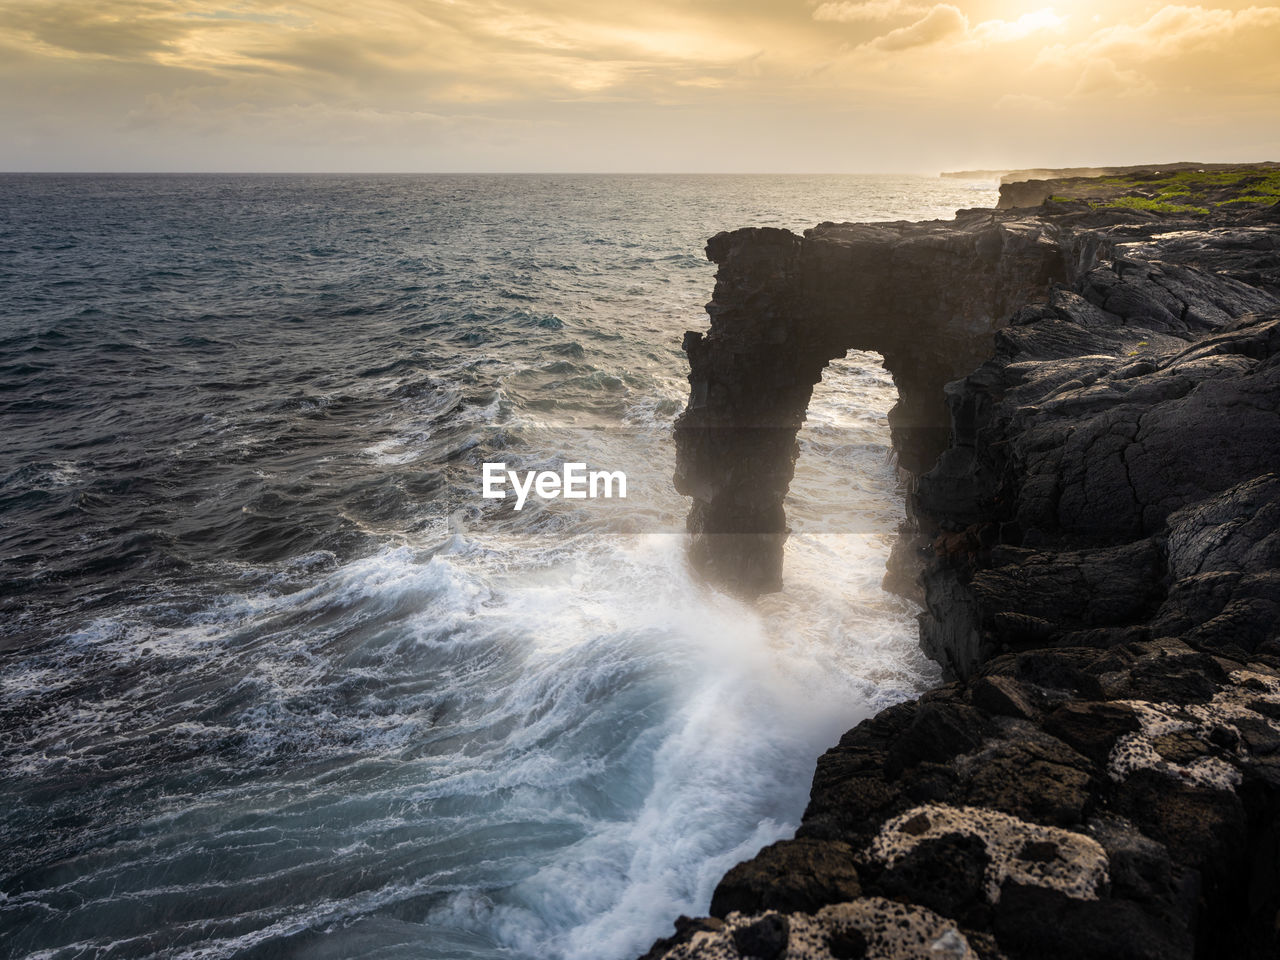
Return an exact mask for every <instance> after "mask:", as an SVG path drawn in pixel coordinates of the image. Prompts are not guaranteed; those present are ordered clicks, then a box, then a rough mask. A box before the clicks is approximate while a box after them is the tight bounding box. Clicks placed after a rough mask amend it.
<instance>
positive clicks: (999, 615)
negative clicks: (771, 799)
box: [650, 209, 1280, 960]
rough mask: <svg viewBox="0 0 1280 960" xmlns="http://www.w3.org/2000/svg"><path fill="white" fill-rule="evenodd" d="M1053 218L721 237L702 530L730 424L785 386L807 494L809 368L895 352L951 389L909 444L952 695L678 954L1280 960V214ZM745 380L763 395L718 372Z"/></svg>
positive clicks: (683, 940)
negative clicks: (802, 449) (938, 430)
mask: <svg viewBox="0 0 1280 960" xmlns="http://www.w3.org/2000/svg"><path fill="white" fill-rule="evenodd" d="M1059 213H1061V215H1060V216H1059V215H1056V214H1055V213H1052V212H1050V211H1049V210H1047V209H1044V210H1041V211H1037V212H1035V213H1034V215H1027V214H1026V212H1021V213H1019V214H1012V213H1011V214H998V215H996V214H992V213H991V212H990V211H986V212H983V213H982V214H981V215H980V216H979V215H978V214H974V213H969V214H964V215H962V216H961V217H960V218H959V219H958V220H957V221H956V222H955V223H954V224H951V225H936V224H935V225H900V224H895V225H875V226H864V227H847V226H846V227H832V226H829V225H824V226H823V227H820V228H818V229H817V230H815V231H809V233H808V234H807V235H806V237H805V238H804V239H803V240H802V239H801V238H796V237H793V236H791V235H789V234H788V235H785V236H781V234H782V232H781V231H775V232H773V233H772V235H768V236H760V235H759V234H757V233H751V232H742V231H740V232H739V233H737V234H730V235H721V236H720V237H718V238H716V239H715V240H713V241H712V254H713V259H717V262H719V263H721V273H720V277H719V283H718V285H717V292H716V300H715V301H713V304H712V329H711V332H710V333H709V334H707V335H705V336H702V337H700V338H699V339H697V340H696V341H695V342H694V343H692V344H691V346H692V349H691V350H690V359H691V366H692V368H693V373H692V374H691V378H690V379H691V382H692V385H693V395H694V397H697V396H698V395H699V391H700V390H702V391H704V392H703V393H702V397H703V403H702V404H701V405H697V404H693V403H691V405H690V409H689V412H687V413H686V414H685V416H684V417H683V418H682V421H681V427H680V430H682V431H683V433H679V432H678V434H677V439H678V443H679V445H680V456H681V469H682V471H683V475H682V476H683V480H682V482H683V483H684V484H685V486H684V489H685V490H686V492H690V493H692V494H693V495H694V496H695V497H696V498H697V497H703V498H705V499H700V500H699V502H700V503H702V504H704V506H702V507H701V508H699V507H695V510H698V509H701V510H702V511H703V512H704V513H703V516H704V517H709V516H712V515H714V512H715V511H716V510H719V509H722V507H721V499H720V498H721V497H722V496H725V495H726V494H727V495H729V496H730V500H731V501H732V502H733V503H734V504H735V509H736V508H739V507H741V506H742V505H743V504H744V503H750V499H749V497H748V498H742V497H739V496H738V495H737V494H736V493H734V490H735V487H734V484H735V483H743V484H745V485H747V486H750V484H749V483H747V482H746V481H745V480H743V479H741V478H742V477H743V476H744V473H743V471H745V470H747V469H748V467H749V465H750V462H751V461H750V459H749V457H750V456H751V455H753V454H752V453H751V452H750V451H748V450H746V449H745V447H743V446H741V444H743V443H745V441H742V440H734V439H732V438H731V434H732V433H733V428H734V427H735V424H736V425H742V423H741V422H754V421H752V419H751V418H752V417H755V416H756V415H757V414H758V413H759V412H760V411H773V412H772V413H769V414H768V415H770V416H773V415H774V414H776V412H777V410H778V409H780V407H778V406H775V405H773V404H772V403H771V401H770V400H769V398H768V396H767V391H766V390H764V389H761V386H762V385H763V384H766V383H771V382H780V383H785V384H789V385H790V386H788V387H787V390H789V391H790V392H789V393H786V391H784V393H785V402H783V403H782V404H781V406H782V407H785V408H786V410H787V413H786V416H787V417H789V418H791V419H790V420H786V421H785V422H783V421H782V420H781V419H778V420H774V421H771V422H770V423H769V424H768V425H769V427H770V428H771V429H772V430H774V431H775V439H773V440H771V441H769V442H768V443H765V442H763V441H761V442H760V446H759V447H757V448H755V453H756V454H759V455H761V456H766V457H773V458H774V459H773V460H772V461H770V462H771V463H772V466H771V467H770V468H769V469H771V470H772V471H773V472H772V473H771V474H769V475H770V476H771V477H772V481H771V482H772V483H774V484H775V485H779V486H780V487H781V489H782V492H783V493H784V494H785V485H786V482H787V481H789V479H790V473H789V471H790V469H791V466H792V465H793V464H794V456H795V453H794V447H793V446H790V447H789V446H788V444H792V445H793V444H794V430H792V429H791V422H792V420H794V421H795V426H798V425H799V421H800V419H802V418H803V408H804V404H805V403H807V399H808V391H809V390H810V389H811V387H812V383H813V380H810V379H807V378H810V377H813V378H814V379H816V378H817V375H818V374H820V371H821V366H822V364H823V363H825V362H826V359H824V356H825V358H827V359H829V358H830V356H834V355H837V353H838V351H839V350H842V349H844V348H845V347H849V346H858V347H861V348H869V349H876V350H879V351H880V352H881V353H882V354H883V355H884V356H885V358H886V365H888V366H889V368H890V369H891V370H892V371H893V372H894V374H895V379H897V381H898V384H899V388H900V391H901V392H902V395H903V404H904V405H905V406H906V408H907V409H909V410H927V409H928V408H929V398H928V397H926V396H924V394H925V393H927V391H928V390H929V389H936V391H937V394H938V395H939V396H941V397H943V398H944V399H945V410H946V412H947V421H948V436H947V439H946V442H945V443H942V444H940V445H938V446H937V449H936V450H935V452H934V454H933V458H932V459H931V458H930V456H929V453H928V450H929V449H930V444H937V437H936V435H931V434H928V433H927V432H924V433H920V432H916V433H913V432H911V431H898V432H895V443H897V444H898V445H899V450H900V451H902V453H903V460H904V463H910V464H913V465H914V466H915V468H916V469H915V470H914V471H913V472H915V473H916V477H917V479H916V482H915V483H914V484H913V487H914V489H913V490H912V492H911V493H910V495H909V497H910V499H909V512H910V516H911V518H912V523H913V524H914V527H913V533H914V536H907V537H904V538H903V543H902V548H901V549H900V550H899V552H898V555H897V558H896V561H895V562H896V563H897V564H898V573H897V576H898V579H899V582H901V581H903V580H905V579H906V577H907V576H908V575H909V574H911V575H914V576H915V579H916V587H917V589H918V591H919V594H918V595H919V596H920V597H921V598H922V599H923V604H924V612H923V614H922V615H921V641H922V645H923V646H924V648H925V650H926V651H927V652H928V653H929V654H930V656H932V657H934V658H935V659H937V660H939V661H940V662H941V663H942V664H943V666H944V668H945V669H946V672H947V674H948V675H949V677H950V681H949V682H948V683H947V684H945V685H944V686H941V687H939V688H937V689H935V690H933V691H931V692H929V693H928V694H926V695H924V696H923V697H921V698H920V699H918V700H916V701H914V702H908V703H903V704H899V705H897V706H895V707H891V708H889V709H888V710H885V711H883V712H882V713H880V714H879V715H877V716H876V717H873V718H871V719H869V720H867V721H865V722H863V723H861V724H859V725H858V726H857V727H855V728H854V729H853V730H850V731H849V732H848V733H846V734H845V735H844V737H843V738H842V739H841V741H840V742H839V744H837V745H836V746H834V747H833V748H831V749H830V750H829V751H828V752H827V753H826V754H825V755H824V756H823V757H822V758H821V759H820V760H819V762H818V766H817V770H816V772H815V775H814V780H813V786H812V791H811V797H810V803H809V806H808V809H807V810H806V812H805V815H804V818H803V822H802V824H801V826H800V828H799V830H798V831H797V834H796V837H795V839H793V840H784V841H781V842H779V843H776V844H773V845H772V846H770V847H768V848H766V849H765V850H764V851H762V852H761V853H760V854H759V855H758V856H757V857H756V858H754V859H753V860H750V861H748V862H747V863H745V864H741V865H739V866H738V867H735V868H734V869H733V870H732V871H730V873H729V874H728V875H727V876H726V877H725V879H724V880H723V881H722V883H721V885H720V888H719V889H718V890H717V891H716V894H715V898H714V899H713V902H712V910H711V912H712V913H713V914H714V916H713V917H711V918H709V919H706V920H701V921H689V920H687V919H686V920H683V921H682V925H678V930H677V933H676V935H675V936H674V937H673V938H671V939H669V940H665V941H661V942H659V943H658V944H656V945H655V947H654V949H653V951H651V953H650V956H651V957H653V958H657V957H670V958H710V957H726V958H740V957H751V956H766V955H767V956H777V957H790V958H800V957H805V958H808V957H814V958H827V957H846V956H848V957H886V958H887V957H895V958H896V957H911V956H922V957H923V956H928V957H982V958H997V957H1007V958H1010V960H1019V958H1027V960H1031V958H1058V957H1061V958H1068V957H1071V958H1075V957H1080V958H1096V957H1116V958H1153V960H1154V958H1178V957H1186V958H1190V957H1239V958H1263V957H1269V958H1273V957H1275V956H1277V955H1280V935H1278V926H1280V920H1278V919H1277V918H1278V917H1280V302H1278V301H1277V297H1276V294H1277V292H1278V291H1280V284H1278V283H1277V276H1278V274H1277V271H1278V270H1280V254H1278V253H1277V251H1278V250H1280V244H1278V243H1277V228H1276V227H1274V226H1270V225H1268V221H1266V220H1265V217H1264V216H1262V215H1259V214H1258V213H1241V214H1240V215H1239V216H1238V217H1237V218H1236V219H1234V220H1232V219H1229V218H1227V217H1226V216H1225V215H1224V216H1220V217H1215V218H1212V219H1211V220H1210V221H1208V222H1206V221H1205V220H1204V218H1200V220H1199V222H1198V223H1188V222H1184V221H1179V220H1178V218H1176V217H1168V216H1157V215H1154V214H1149V213H1147V212H1146V211H1092V212H1082V211H1074V212H1072V211H1067V212H1065V213H1064V212H1061V211H1059ZM1267 215H1268V216H1272V218H1273V220H1274V214H1273V213H1268V214H1267ZM993 231H994V232H993ZM1233 237H1234V238H1236V239H1235V240H1230V239H1229V238H1233ZM993 238H1000V242H999V243H997V242H996V239H993ZM1009 238H1013V239H1009ZM1260 238H1261V239H1260ZM1245 239H1247V240H1248V243H1247V244H1246V243H1244V240H1245ZM766 247H767V251H768V252H766ZM926 249H932V250H934V251H935V255H933V256H931V255H929V254H927V253H926V252H925V251H926ZM752 258H755V259H754V260H753V259H752ZM775 258H780V259H775ZM899 258H901V259H899ZM965 258H969V261H968V262H969V264H970V268H969V269H970V272H971V273H973V274H974V275H976V276H979V277H980V282H973V283H970V282H969V281H968V280H966V279H965V277H966V275H967V274H966V268H965V265H964V264H965ZM899 264H901V268H902V270H903V271H905V274H899V273H895V271H896V270H897V269H898V265H899ZM912 270H914V271H916V272H917V276H916V279H915V280H914V281H912V284H911V285H910V286H911V289H910V290H909V291H907V292H905V293H895V292H894V291H893V284H894V283H904V282H905V281H904V275H911V271H912ZM761 271H764V272H761ZM866 272H872V273H875V274H876V276H875V277H874V278H871V279H861V280H859V279H857V278H856V277H853V276H851V275H850V274H856V275H861V274H863V273H866ZM999 283H1009V284H1010V287H1009V288H1008V291H1007V292H1008V293H1009V294H1010V296H1009V297H1007V298H1003V299H1002V294H997V293H995V292H993V291H991V290H989V289H987V287H989V286H991V285H996V284H999ZM944 291H945V292H944ZM868 305H870V306H868ZM717 309H719V310H720V312H719V313H717ZM757 310H763V311H764V313H756V312H754V311H757ZM878 311H879V312H878ZM882 315H883V320H882V319H880V318H881V316H882ZM867 317H870V318H871V319H865V318H867ZM864 320H865V323H864ZM752 324H754V325H755V327H754V329H755V331H756V332H755V333H752V334H747V333H745V332H744V331H747V330H748V329H749V328H750V327H751V325H752ZM860 324H861V325H860ZM904 331H906V332H904ZM765 333H767V336H769V337H772V338H773V339H772V340H770V341H769V343H768V346H767V351H768V352H769V353H772V354H775V355H783V357H782V359H780V360H779V361H778V362H775V363H774V364H772V366H770V365H769V364H767V363H764V357H765V354H764V353H753V351H754V350H756V349H757V347H758V346H759V341H758V340H757V339H756V337H757V336H759V335H764V334H765ZM966 336H967V337H970V338H974V339H975V340H977V341H982V344H983V346H982V347H981V348H978V347H974V346H973V344H972V343H970V347H971V349H970V351H969V352H968V353H962V351H961V349H960V347H959V346H958V344H961V343H963V342H964V340H965V337H966ZM735 337H740V338H741V339H738V340H735V339H734V338H735ZM895 337H898V338H899V340H902V341H907V340H909V341H910V344H909V345H908V344H907V343H905V342H899V340H895V339H894V338H895ZM797 344H799V345H800V346H799V347H798V348H797V346H796V345H797ZM759 349H760V350H766V348H765V347H760V348H759ZM833 351H835V352H833ZM895 351H901V352H900V353H895ZM930 351H933V352H932V353H930ZM975 352H978V353H981V354H982V356H980V357H978V358H977V359H976V360H975V361H974V362H972V363H970V364H969V366H968V367H967V368H966V369H965V370H962V371H959V372H955V373H953V374H948V373H947V371H946V369H944V368H946V363H947V362H951V363H953V364H955V365H959V364H963V363H968V362H969V359H970V358H972V357H973V355H974V353H975ZM894 357H896V358H897V359H891V358H894ZM918 357H919V358H922V359H920V360H919V362H917V360H916V358H918ZM908 358H910V359H908ZM944 360H945V362H944ZM752 363H755V364H763V365H764V366H763V367H758V368H755V369H757V374H758V376H757V379H756V380H755V381H754V383H755V387H753V388H752V390H751V391H750V394H751V395H750V398H749V404H747V401H743V403H742V404H740V403H739V402H738V401H737V400H735V399H734V397H733V391H732V390H731V389H729V388H728V387H726V386H725V384H724V383H723V382H722V380H724V379H727V378H730V377H731V375H732V374H731V371H732V369H734V367H733V365H734V364H745V365H748V366H749V365H750V364H752ZM895 364H897V366H895ZM766 368H767V369H769V370H772V371H774V372H773V373H770V374H766V373H763V372H761V371H763V370H764V369H766ZM737 369H744V368H743V367H739V368H737ZM951 369H954V367H952V368H951ZM778 371H782V372H781V373H779V372H778ZM769 376H775V377H778V378H780V379H779V380H777V381H770V380H769V379H768V377H769ZM930 384H932V386H930ZM912 390H919V391H920V392H921V396H920V397H912V398H911V399H908V394H909V393H910V392H911V391H912ZM743 396H746V394H745V393H744V394H743ZM935 399H936V398H935ZM744 404H747V405H744ZM735 418H737V419H735ZM926 419H927V418H926ZM740 421H741V422H740ZM920 423H921V421H916V422H914V423H913V424H912V425H913V426H919V425H920ZM711 424H715V425H717V426H719V427H721V428H730V429H723V430H720V431H718V432H716V431H712V430H710V429H709V425H711ZM700 431H701V432H700ZM788 431H790V433H789V434H788ZM721 435H723V436H724V437H730V439H722V438H721ZM709 438H715V439H709ZM715 444H719V445H720V446H715ZM762 450H763V451H764V453H760V451H762ZM911 451H914V452H911ZM939 454H940V455H939ZM737 457H747V458H748V459H745V460H738V459H735V458H737ZM726 464H729V466H726ZM922 464H923V466H922ZM784 475H785V479H784ZM766 487H767V485H766ZM772 489H773V488H769V490H770V491H772ZM759 495H760V496H761V497H764V495H763V494H759ZM771 495H772V492H770V496H771ZM765 499H768V498H765ZM761 502H763V501H761ZM768 503H770V504H772V505H773V506H776V508H777V510H778V511H780V510H781V497H778V498H777V499H776V501H774V500H772V499H768ZM771 509H772V507H771ZM745 512H747V513H749V509H748V510H745ZM741 516H742V515H739V519H741ZM773 522H775V523H779V522H780V524H781V525H780V526H777V527H776V528H770V529H769V530H767V531H765V530H758V531H755V532H757V533H762V534H765V533H767V534H768V535H770V536H774V537H778V538H781V537H785V518H782V519H781V520H780V521H779V519H778V517H777V516H774V517H773ZM702 529H703V530H704V531H706V530H717V531H719V532H725V531H724V530H723V528H717V527H715V526H714V524H711V523H708V524H707V525H706V526H704V527H703V528H702ZM777 542H778V544H779V546H780V543H781V540H780V539H779V540H778V541H777ZM759 562H761V561H759V560H758V558H757V563H759ZM766 566H767V564H766ZM708 567H709V569H710V570H711V571H712V573H722V574H727V575H728V578H729V579H730V580H731V581H732V579H733V577H734V576H737V575H740V574H741V573H742V571H743V570H744V569H746V568H745V567H744V566H742V565H741V564H739V565H738V566H737V567H718V566H717V562H716V561H715V560H714V559H712V560H711V561H709V563H708ZM756 569H757V570H759V569H762V568H761V567H757V568H756ZM770 569H772V568H770ZM748 572H749V571H748ZM780 574H781V571H780V568H778V569H776V570H773V572H772V573H771V574H770V575H771V576H773V575H778V576H780ZM765 579H767V578H765ZM763 582H764V581H763V580H759V581H757V586H759V584H760V583H763ZM737 585H738V586H739V588H741V586H742V583H741V581H739V582H738V584H737ZM747 592H750V591H747ZM770 918H776V920H775V919H770ZM766 921H767V922H766ZM783 921H785V923H784V922H783ZM779 931H785V936H783V935H782V933H780V932H779ZM744 951H746V952H744ZM761 951H763V952H761ZM770 951H771V952H770Z"/></svg>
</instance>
